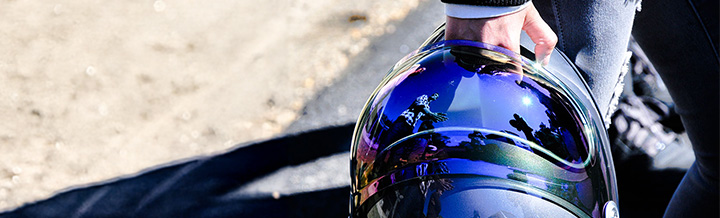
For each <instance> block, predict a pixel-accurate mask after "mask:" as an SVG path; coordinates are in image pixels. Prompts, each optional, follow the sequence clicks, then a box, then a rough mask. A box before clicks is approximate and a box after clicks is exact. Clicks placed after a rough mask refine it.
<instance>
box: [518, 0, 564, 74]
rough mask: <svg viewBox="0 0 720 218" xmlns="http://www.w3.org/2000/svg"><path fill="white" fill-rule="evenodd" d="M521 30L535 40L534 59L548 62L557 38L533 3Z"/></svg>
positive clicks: (544, 63)
mask: <svg viewBox="0 0 720 218" xmlns="http://www.w3.org/2000/svg"><path fill="white" fill-rule="evenodd" d="M523 30H525V32H526V33H527V34H528V36H530V39H532V41H533V42H535V60H537V62H538V63H542V64H543V65H547V64H548V63H550V54H552V51H553V48H555V45H556V44H557V42H558V38H557V35H555V32H553V30H552V29H551V28H550V26H548V24H547V23H545V21H544V20H543V19H542V17H540V13H538V11H537V9H535V6H533V5H530V6H529V10H528V13H527V15H526V16H525V23H524V24H523Z"/></svg>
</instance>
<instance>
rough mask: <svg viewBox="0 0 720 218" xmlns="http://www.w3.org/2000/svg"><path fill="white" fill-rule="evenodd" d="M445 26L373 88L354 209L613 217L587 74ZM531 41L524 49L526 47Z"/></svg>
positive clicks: (357, 147)
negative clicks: (459, 35) (451, 34)
mask: <svg viewBox="0 0 720 218" xmlns="http://www.w3.org/2000/svg"><path fill="white" fill-rule="evenodd" d="M443 38H444V26H441V27H440V28H438V30H436V31H435V32H434V33H433V34H432V35H431V36H430V38H429V39H428V40H427V41H426V42H425V43H424V44H423V45H422V46H421V47H420V49H418V50H416V51H414V52H412V53H411V54H409V55H408V56H406V57H405V58H403V59H402V60H401V61H400V62H398V63H397V64H396V65H395V66H394V67H393V68H392V70H391V71H390V72H389V74H388V75H387V76H386V77H385V78H384V80H383V81H382V82H381V83H380V85H379V86H378V88H377V89H376V90H375V91H374V93H373V94H372V96H371V97H370V98H369V100H368V102H367V104H366V105H365V108H364V109H363V112H362V114H361V116H360V118H359V121H358V123H357V126H356V128H355V133H354V137H353V140H352V148H351V153H352V157H351V176H352V185H351V188H352V191H351V211H350V213H351V217H444V218H451V217H464V218H468V217H483V218H484V217H613V216H616V215H617V204H616V203H615V202H617V188H616V183H615V171H614V167H613V163H612V160H611V156H610V148H609V143H608V138H607V133H606V131H605V128H604V123H603V120H602V118H601V116H600V113H599V112H598V108H597V106H596V104H595V103H594V100H593V99H592V96H591V94H590V92H589V90H588V88H587V85H586V84H585V82H584V81H583V80H582V79H581V77H580V74H579V73H578V71H577V70H576V69H575V68H574V67H573V65H572V64H571V62H570V61H568V59H567V58H566V57H565V56H564V55H562V54H561V53H559V52H557V51H555V52H554V54H553V59H552V60H551V62H550V64H549V65H548V66H546V67H541V66H538V65H537V64H536V63H535V62H534V61H532V60H531V59H529V58H527V57H534V55H533V54H532V53H531V52H530V50H528V49H525V47H530V46H532V42H531V41H530V40H529V39H528V38H527V37H526V36H523V40H522V45H523V49H522V50H523V52H521V54H516V53H514V52H511V51H509V50H506V49H504V48H501V47H497V46H492V45H488V44H483V43H480V42H473V41H463V40H450V41H443V40H442V39H443ZM530 48H532V47H530Z"/></svg>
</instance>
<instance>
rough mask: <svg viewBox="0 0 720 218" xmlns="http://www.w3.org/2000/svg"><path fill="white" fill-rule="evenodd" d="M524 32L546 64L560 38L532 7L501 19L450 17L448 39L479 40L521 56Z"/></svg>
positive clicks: (446, 33)
mask: <svg viewBox="0 0 720 218" xmlns="http://www.w3.org/2000/svg"><path fill="white" fill-rule="evenodd" d="M522 30H525V32H526V33H527V34H528V36H530V39H532V41H533V42H535V60H537V62H538V63H541V64H543V65H547V64H548V63H549V62H550V54H552V50H553V48H555V45H556V44H557V41H558V38H557V35H555V33H554V32H553V31H552V29H550V26H548V25H547V23H545V21H544V20H543V19H542V18H541V17H540V14H539V13H538V11H537V9H535V6H533V5H532V4H530V5H529V6H528V7H525V8H524V9H522V10H520V11H518V12H515V13H512V14H507V15H502V16H499V17H491V18H478V19H462V18H454V17H449V16H448V17H447V23H446V26H445V39H446V40H452V39H464V40H472V41H479V42H484V43H488V44H492V45H497V46H501V47H505V48H507V49H510V50H512V51H514V52H515V53H520V32H521V31H522Z"/></svg>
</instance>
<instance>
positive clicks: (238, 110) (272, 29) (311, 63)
mask: <svg viewBox="0 0 720 218" xmlns="http://www.w3.org/2000/svg"><path fill="white" fill-rule="evenodd" d="M1 4H2V6H1V7H0V29H2V30H1V31H0V34H1V37H0V45H3V49H2V52H0V123H1V124H0V150H1V151H3V152H2V153H0V210H2V209H8V208H14V207H17V206H19V205H22V204H23V203H26V202H30V201H34V200H38V199H43V198H47V197H49V196H51V195H52V194H53V193H55V192H57V191H59V190H63V189H66V188H68V187H74V186H79V185H84V184H91V183H95V182H98V181H103V180H107V179H110V178H115V177H118V176H122V175H128V174H132V173H136V172H139V171H141V170H142V169H146V168H148V167H152V166H157V165H159V164H164V163H168V162H172V161H177V160H182V159H186V158H190V157H194V156H198V155H209V154H214V153H219V152H223V151H226V150H227V149H230V148H232V147H234V146H236V145H238V144H241V143H243V142H248V141H256V140H262V139H267V138H269V137H273V136H276V135H278V134H281V133H283V132H296V131H302V130H307V129H310V128H314V127H317V126H321V125H326V124H328V123H332V122H327V121H323V122H316V120H318V119H320V118H318V117H323V116H318V115H317V113H318V112H322V111H321V110H317V109H313V108H314V107H318V106H319V105H321V104H327V105H332V107H321V108H332V109H331V110H330V111H332V112H333V113H334V114H333V115H332V116H324V117H325V119H329V118H333V122H335V123H338V122H348V121H352V119H354V117H356V115H355V114H357V112H358V111H359V110H360V108H357V105H361V104H362V102H364V100H365V99H363V98H366V97H367V96H361V97H353V98H345V99H346V100H344V101H341V100H337V101H338V102H335V101H336V99H338V98H340V97H341V96H340V97H338V96H337V95H338V94H340V93H339V92H336V91H333V90H338V89H342V87H343V86H341V85H338V84H351V85H352V84H354V82H353V81H356V80H358V78H356V77H348V76H347V75H354V74H359V75H362V74H363V73H364V72H376V71H377V70H381V71H382V72H384V71H386V70H387V69H389V67H390V65H391V64H392V63H394V62H395V61H396V60H397V59H399V57H400V56H402V55H403V54H404V53H407V52H409V51H410V50H412V49H414V46H417V45H418V44H419V43H420V41H421V40H422V39H424V37H426V36H427V34H429V31H431V30H432V29H433V28H434V27H435V26H437V24H439V22H441V21H442V20H441V18H442V16H441V15H442V11H441V9H442V8H441V5H439V4H438V3H436V2H435V1H430V0H396V1H379V0H371V1H330V0H312V1H311V0H294V1H291V0H271V1H262V3H258V2H250V1H221V2H212V3H209V2H197V1H191V2H170V1H168V2H166V1H163V0H156V1H118V2H98V1H90V0H76V1H67V0H65V1H62V0H59V1H52V2H33V1H14V0H9V1H3V2H2V3H1ZM409 16H410V17H411V18H412V19H406V18H408V17H409ZM421 18H422V19H421ZM407 20H411V21H413V20H414V21H415V22H417V21H418V20H421V21H423V22H421V23H407V22H410V21H407ZM415 27H417V28H415ZM389 40H396V42H397V41H399V42H403V43H394V42H392V43H389V42H388V41H389ZM393 43H394V44H393ZM383 49H390V51H392V52H388V50H383ZM393 50H394V51H393ZM376 54H390V55H388V56H377V55H376ZM350 60H353V62H351V61H350ZM357 60H361V61H357ZM380 61H382V62H380ZM358 62H360V63H363V64H358ZM388 63H389V64H388ZM368 64H377V66H373V67H374V68H373V67H371V66H369V65H368ZM373 75H378V74H373ZM379 75H382V74H379ZM361 77H363V76H361ZM360 79H365V80H364V81H366V82H365V83H364V84H363V85H359V84H356V85H357V87H361V88H360V89H362V90H364V89H370V90H371V89H372V88H373V87H372V86H374V84H373V83H376V82H377V81H379V79H380V78H376V77H374V76H364V77H363V78H360ZM373 79H375V80H373ZM365 84H372V85H371V86H368V85H365ZM333 87H334V88H333ZM368 94H369V93H368ZM324 96H325V97H324ZM358 102H360V103H358ZM343 108H344V109H343ZM336 115H337V116H336ZM333 116H336V117H342V118H340V119H334V117H333ZM348 117H350V118H348ZM332 158H336V157H334V156H333V157H332ZM321 161H322V160H321Z"/></svg>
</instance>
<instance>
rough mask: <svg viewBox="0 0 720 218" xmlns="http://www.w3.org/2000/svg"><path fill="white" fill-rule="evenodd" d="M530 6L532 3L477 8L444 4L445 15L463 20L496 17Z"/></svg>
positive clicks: (475, 6) (474, 6) (477, 6)
mask: <svg viewBox="0 0 720 218" xmlns="http://www.w3.org/2000/svg"><path fill="white" fill-rule="evenodd" d="M530 4H532V1H528V2H525V4H522V5H518V6H479V5H461V4H450V3H446V4H445V15H447V16H450V17H454V18H464V19H473V18H489V17H498V16H502V15H506V14H512V13H515V12H517V11H520V10H522V9H523V8H525V7H527V6H529V5H530Z"/></svg>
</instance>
